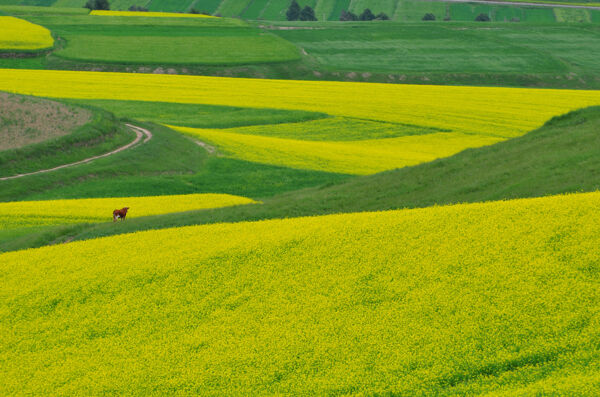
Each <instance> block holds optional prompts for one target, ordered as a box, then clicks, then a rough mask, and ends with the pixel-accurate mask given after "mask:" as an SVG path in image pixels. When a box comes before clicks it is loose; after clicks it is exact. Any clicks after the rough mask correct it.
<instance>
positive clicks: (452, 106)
mask: <svg viewBox="0 0 600 397" xmlns="http://www.w3.org/2000/svg"><path fill="white" fill-rule="evenodd" d="M0 90H4V91H9V92H14V93H19V94H28V95H38V96H44V97H55V98H78V99H117V100H138V101H160V102H172V103H188V104H189V103H193V104H207V105H223V106H237V107H253V108H275V109H288V110H305V111H315V112H323V113H328V114H330V115H333V116H341V117H352V118H358V119H365V120H376V121H385V122H393V123H403V124H409V125H416V126H422V127H433V128H439V129H443V130H448V131H450V132H451V134H452V135H453V137H452V138H450V137H449V135H448V134H434V135H432V136H430V137H429V138H426V137H425V136H421V137H419V138H415V140H414V142H416V141H417V139H418V140H422V141H423V142H424V143H423V145H425V146H427V147H431V148H433V151H431V152H430V151H429V149H427V153H428V155H423V154H422V153H420V152H419V150H417V151H416V152H414V153H409V152H410V150H412V148H413V147H414V145H413V146H410V145H407V147H406V149H402V148H401V149H399V151H398V152H397V159H395V160H390V159H389V158H388V157H389V155H390V153H392V151H393V150H392V149H389V150H386V149H382V150H383V151H384V152H385V153H381V156H382V161H383V163H384V164H385V166H382V167H379V166H369V165H367V166H366V168H365V169H364V170H358V169H355V170H354V171H352V170H350V171H348V172H352V173H358V174H364V173H369V172H372V171H374V170H382V169H389V168H390V167H391V168H395V167H397V166H402V165H409V164H416V163H418V162H421V161H429V160H432V159H435V158H439V157H443V156H447V155H450V154H453V153H456V152H458V151H460V150H463V149H467V148H473V147H478V146H483V145H488V144H490V143H493V142H494V139H498V140H500V139H508V138H511V137H516V136H520V135H523V134H525V133H527V132H529V131H531V130H533V129H535V128H537V127H539V126H541V125H542V124H543V123H544V122H546V121H547V120H548V119H550V118H551V117H553V116H556V115H560V114H564V113H567V112H569V111H572V110H575V109H579V108H583V107H588V106H592V105H600V91H586V90H556V89H527V88H504V87H458V86H426V85H402V84H377V83H347V82H330V81H294V80H267V79H242V78H225V77H208V76H181V75H154V74H141V73H98V72H78V71H53V70H11V69H3V70H0ZM484 136H488V137H490V139H484V138H483V137H484ZM230 138H231V139H230ZM492 138H493V139H492ZM223 139H227V140H228V142H229V143H230V144H231V145H232V146H233V145H234V140H236V141H237V142H238V143H235V145H238V146H239V142H240V140H241V139H242V138H241V137H239V139H238V138H237V137H236V138H235V139H233V137H231V136H227V138H223ZM245 139H248V138H245ZM255 142H258V140H255ZM261 142H263V143H264V144H263V143H261V144H260V145H258V146H260V147H261V149H260V150H264V149H266V148H267V147H268V146H269V145H270V144H271V143H274V142H275V141H270V143H268V144H267V143H265V142H266V141H262V140H261ZM400 142H403V141H402V140H399V141H397V142H395V143H392V147H396V148H397V147H398V145H400ZM408 142H413V140H411V139H409V140H408ZM449 142H451V145H450V146H449V147H445V146H446V145H448V144H449ZM281 143H283V144H286V142H285V141H281ZM287 143H289V142H287ZM363 143H364V141H363V142H362V143H361V144H363ZM374 145H376V146H381V145H379V144H374ZM394 145H395V146H394ZM255 146H256V145H255ZM417 146H418V145H417ZM305 147H306V148H307V149H309V147H308V146H305ZM310 148H315V150H317V153H316V154H315V156H316V158H322V157H323V156H322V155H320V154H319V153H318V152H319V151H321V152H322V151H323V150H326V149H324V146H311V147H310ZM225 149H226V150H230V151H231V152H237V149H235V148H233V147H230V148H227V147H226V145H225ZM288 149H289V148H285V147H283V148H277V150H278V151H280V152H287V153H291V152H290V150H288ZM330 149H331V150H340V151H341V152H340V153H339V155H336V156H339V157H341V158H346V160H343V161H342V162H343V163H347V162H348V161H350V159H351V158H353V157H354V156H355V155H360V154H358V153H357V152H356V149H355V148H351V147H349V146H348V145H341V146H340V145H336V146H335V147H330ZM417 149H418V148H417ZM365 150H367V149H365ZM369 150H374V149H372V148H370V149H369ZM377 150H379V149H377ZM250 155H251V154H248V156H250ZM252 156H255V155H252ZM386 158H388V159H386ZM418 159H421V160H419V161H417V162H414V160H418ZM324 161H326V162H327V160H326V159H325V160H324ZM373 161H374V160H373ZM302 162H304V160H302ZM288 163H297V160H293V159H290V160H289V161H288V160H286V162H285V163H282V164H288ZM302 166H303V165H302ZM315 167H317V168H315ZM355 168H358V167H355ZM312 169H332V168H330V166H329V165H325V166H324V167H321V166H314V167H313V168H312ZM333 169H338V170H341V169H348V167H347V166H346V165H341V166H338V165H335V166H334V168H333Z"/></svg>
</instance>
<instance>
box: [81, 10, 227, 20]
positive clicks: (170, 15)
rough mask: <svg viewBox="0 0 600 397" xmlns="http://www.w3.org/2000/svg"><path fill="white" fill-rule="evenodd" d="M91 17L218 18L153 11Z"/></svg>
mask: <svg viewBox="0 0 600 397" xmlns="http://www.w3.org/2000/svg"><path fill="white" fill-rule="evenodd" d="M90 15H100V16H108V17H163V18H217V17H213V16H212V15H204V14H184V13H179V12H152V11H108V10H93V11H92V12H90Z"/></svg>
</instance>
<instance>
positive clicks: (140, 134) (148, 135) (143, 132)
mask: <svg viewBox="0 0 600 397" xmlns="http://www.w3.org/2000/svg"><path fill="white" fill-rule="evenodd" d="M125 125H126V126H127V127H129V128H130V129H131V130H132V131H133V132H135V134H136V137H135V139H134V140H133V141H132V142H130V143H128V144H127V145H125V146H121V147H120V148H118V149H115V150H113V151H111V152H108V153H104V154H101V155H98V156H93V157H89V158H87V159H84V160H80V161H76V162H74V163H70V164H63V165H59V166H58V167H54V168H48V169H45V170H40V171H35V172H28V173H24V174H18V175H12V176H6V177H2V178H0V181H7V180H10V179H17V178H23V177H26V176H30V175H37V174H43V173H46V172H52V171H58V170H61V169H63V168H69V167H74V166H76V165H80V164H86V163H89V162H91V161H94V160H98V159H101V158H104V157H108V156H112V155H113V154H117V153H120V152H122V151H124V150H127V149H129V148H131V147H133V146H135V145H137V144H138V143H139V142H140V141H141V140H142V138H144V137H145V138H144V141H143V142H142V144H144V143H146V142H148V141H149V140H150V139H152V132H150V131H149V130H147V129H145V128H141V127H138V126H135V125H133V124H125Z"/></svg>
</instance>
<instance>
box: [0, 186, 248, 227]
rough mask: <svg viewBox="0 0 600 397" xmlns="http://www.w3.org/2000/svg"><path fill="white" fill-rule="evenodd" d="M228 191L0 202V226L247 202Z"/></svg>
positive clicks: (105, 218)
mask: <svg viewBox="0 0 600 397" xmlns="http://www.w3.org/2000/svg"><path fill="white" fill-rule="evenodd" d="M254 202H255V201H253V200H251V199H248V198H245V197H240V196H232V195H229V194H184V195H174V196H148V197H117V198H97V199H71V200H45V201H16V202H9V203H0V230H5V229H16V228H22V227H31V226H45V225H56V224H66V223H80V222H108V221H112V212H113V210H115V209H121V208H123V207H130V209H129V212H128V214H127V216H128V217H130V218H135V217H138V216H148V215H160V214H168V213H172V212H183V211H191V210H198V209H208V208H218V207H228V206H232V205H241V204H250V203H254Z"/></svg>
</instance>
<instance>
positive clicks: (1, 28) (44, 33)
mask: <svg viewBox="0 0 600 397" xmlns="http://www.w3.org/2000/svg"><path fill="white" fill-rule="evenodd" d="M53 45H54V39H53V38H52V35H51V34H50V31H49V30H48V29H46V28H44V27H42V26H39V25H36V24H33V23H31V22H28V21H25V20H23V19H19V18H15V17H4V16H0V51H1V50H41V49H44V48H50V47H52V46H53Z"/></svg>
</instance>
